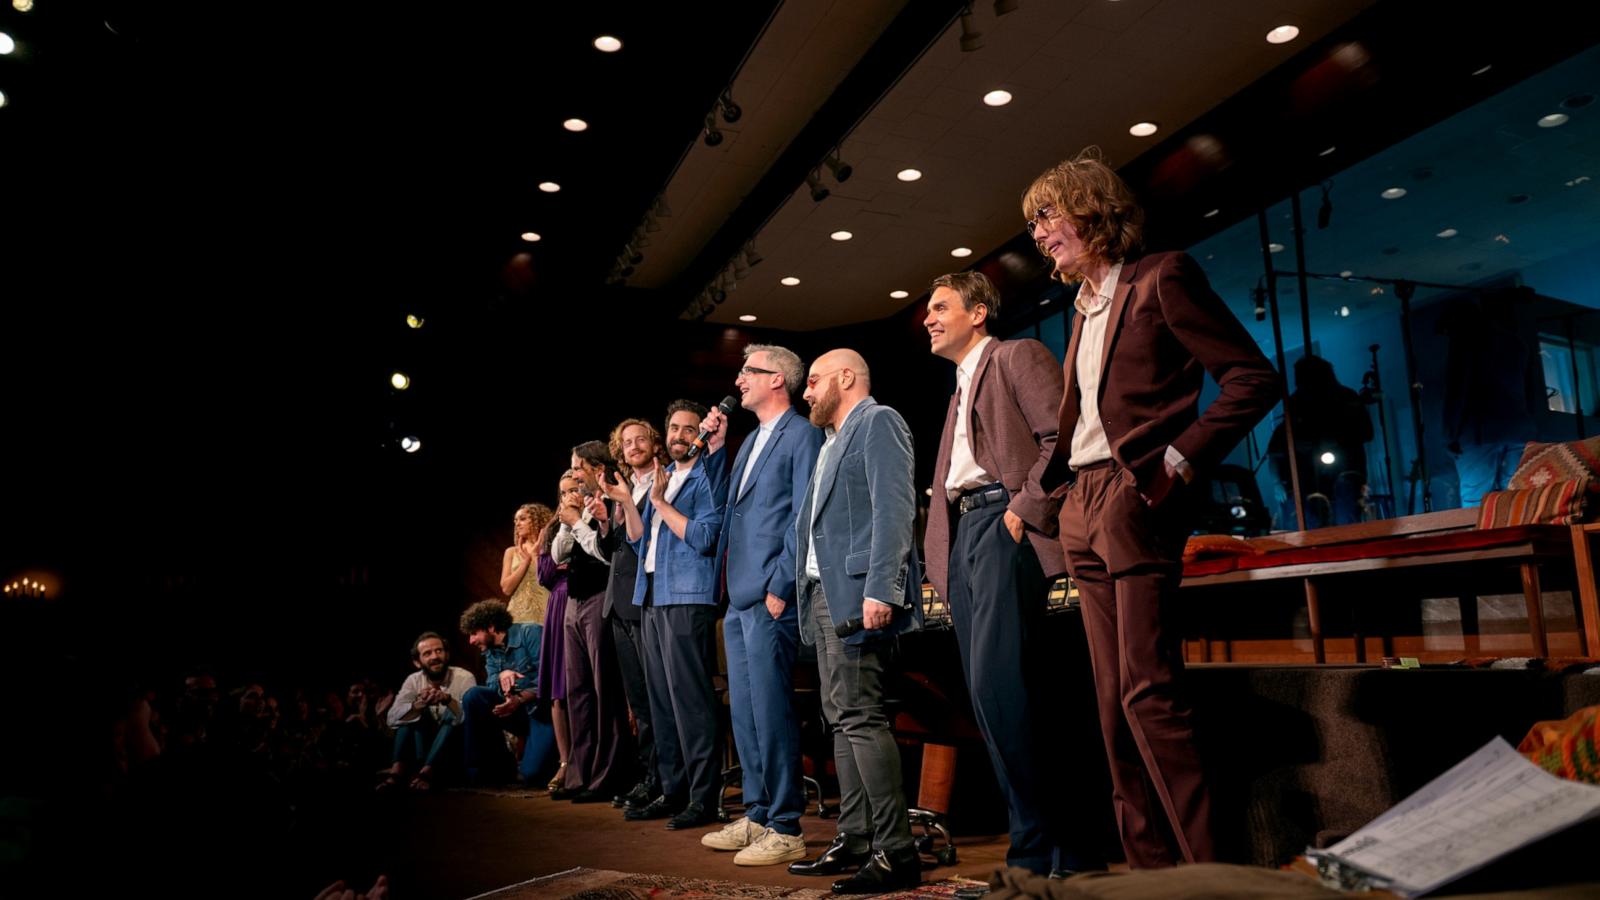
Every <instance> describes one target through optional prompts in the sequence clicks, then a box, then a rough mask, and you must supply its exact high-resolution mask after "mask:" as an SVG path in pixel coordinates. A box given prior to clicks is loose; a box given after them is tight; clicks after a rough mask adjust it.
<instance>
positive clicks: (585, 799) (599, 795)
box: [572, 791, 611, 803]
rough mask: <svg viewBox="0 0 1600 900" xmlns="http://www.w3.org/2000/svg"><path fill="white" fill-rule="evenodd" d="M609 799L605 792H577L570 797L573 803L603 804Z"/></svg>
mask: <svg viewBox="0 0 1600 900" xmlns="http://www.w3.org/2000/svg"><path fill="white" fill-rule="evenodd" d="M610 799H611V798H610V797H607V796H606V792H605V791H579V792H578V793H576V794H574V795H572V802H573V803H604V802H606V801H607V800H610Z"/></svg>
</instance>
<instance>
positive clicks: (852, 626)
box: [833, 619, 866, 638]
mask: <svg viewBox="0 0 1600 900" xmlns="http://www.w3.org/2000/svg"><path fill="white" fill-rule="evenodd" d="M865 627H866V624H865V623H864V622H862V621H861V620H860V619H846V620H845V621H843V622H840V623H839V624H837V625H835V626H833V633H834V634H836V635H838V636H839V637H840V638H847V637H849V636H850V635H852V634H856V633H857V632H859V631H861V630H862V629H863V628H865Z"/></svg>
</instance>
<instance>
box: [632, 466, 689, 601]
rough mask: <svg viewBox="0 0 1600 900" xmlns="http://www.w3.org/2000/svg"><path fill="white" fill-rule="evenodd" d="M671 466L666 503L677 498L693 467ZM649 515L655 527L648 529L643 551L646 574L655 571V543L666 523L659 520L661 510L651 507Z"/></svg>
mask: <svg viewBox="0 0 1600 900" xmlns="http://www.w3.org/2000/svg"><path fill="white" fill-rule="evenodd" d="M673 466H674V468H673V470H672V474H671V475H669V476H667V490H666V497H665V499H666V501H667V502H668V503H671V502H672V501H674V500H676V499H678V492H679V491H681V490H683V483H684V482H685V481H688V480H689V473H690V472H691V471H692V470H693V469H694V466H693V465H692V464H691V465H687V466H684V467H683V468H677V463H673ZM651 517H652V518H654V519H655V527H654V528H652V529H650V549H649V550H647V551H646V552H645V557H644V571H645V574H647V575H654V574H655V573H656V544H657V543H659V541H658V540H657V539H658V538H660V537H661V529H663V528H665V527H666V526H667V523H666V522H663V521H662V520H661V510H659V509H655V508H653V507H652V509H651Z"/></svg>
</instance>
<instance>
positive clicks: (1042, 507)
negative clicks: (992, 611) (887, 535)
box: [923, 339, 1067, 597]
mask: <svg viewBox="0 0 1600 900" xmlns="http://www.w3.org/2000/svg"><path fill="white" fill-rule="evenodd" d="M960 397H961V390H960V389H959V388H957V389H956V391H955V392H954V393H952V394H951V395H950V409H949V412H947V413H946V414H945V419H944V434H943V435H941V436H940V438H939V456H938V459H937V461H936V462H934V464H933V502H932V503H930V504H929V506H928V528H927V533H926V535H925V537H924V540H923V558H924V561H925V562H926V564H927V570H928V580H929V581H931V582H933V586H934V589H935V590H937V591H938V592H939V596H941V597H948V596H949V594H948V593H947V592H946V583H947V581H948V573H949V571H950V542H951V541H952V540H953V539H954V534H955V529H954V528H953V527H952V525H951V521H952V519H953V518H954V517H955V510H954V509H953V508H952V506H951V504H950V503H949V502H947V500H946V497H945V493H944V482H945V479H946V478H947V477H948V476H949V474H950V443H951V441H952V440H953V439H954V437H955V433H956V402H957V400H958V399H959V398H960ZM967 402H968V403H969V404H971V405H970V406H969V407H968V408H967V435H968V437H969V438H970V440H971V442H972V447H971V450H972V456H973V459H975V460H977V461H978V465H979V466H981V467H982V468H983V470H984V471H985V472H987V473H988V474H989V476H990V477H992V478H994V479H995V480H996V481H999V482H1000V483H1001V484H1003V485H1005V488H1006V490H1007V491H1009V492H1011V502H1010V504H1009V509H1010V510H1011V511H1012V512H1014V513H1016V514H1017V517H1018V518H1020V519H1022V521H1023V522H1026V523H1027V525H1028V529H1027V532H1026V533H1027V536H1028V538H1029V540H1030V541H1031V542H1032V543H1033V548H1034V550H1035V551H1036V552H1037V553H1038V554H1039V564H1040V565H1041V566H1042V567H1043V568H1044V573H1045V575H1047V576H1052V577H1053V576H1055V575H1059V574H1061V573H1062V572H1065V571H1066V570H1067V564H1066V560H1065V558H1064V557H1063V556H1062V553H1061V543H1060V542H1059V541H1057V540H1056V538H1055V535H1056V531H1057V528H1058V526H1059V522H1058V513H1059V512H1060V509H1061V501H1060V500H1055V499H1051V498H1050V496H1049V495H1048V492H1046V491H1045V490H1044V489H1043V488H1042V487H1040V485H1039V476H1040V475H1041V474H1043V472H1044V469H1045V465H1046V464H1047V463H1048V462H1049V460H1050V457H1051V454H1052V453H1054V452H1055V448H1056V420H1057V410H1058V407H1059V405H1060V403H1061V367H1060V366H1058V365H1057V364H1056V358H1055V356H1054V355H1052V354H1051V353H1050V351H1049V350H1047V349H1045V346H1044V345H1043V344H1041V343H1039V342H1038V341H1035V340H1031V339H1030V340H1018V341H1002V340H999V339H995V340H992V341H990V342H989V344H988V346H986V347H984V348H983V354H982V355H981V356H979V357H978V368H977V370H976V371H975V372H974V373H973V378H972V390H970V391H968V392H967Z"/></svg>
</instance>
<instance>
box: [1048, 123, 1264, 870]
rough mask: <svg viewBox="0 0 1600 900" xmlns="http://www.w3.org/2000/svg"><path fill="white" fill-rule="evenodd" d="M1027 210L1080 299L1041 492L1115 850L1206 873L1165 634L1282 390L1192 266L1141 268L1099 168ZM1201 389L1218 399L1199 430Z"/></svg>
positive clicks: (1199, 812) (1114, 182) (1174, 262)
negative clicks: (1202, 487) (1191, 548)
mask: <svg viewBox="0 0 1600 900" xmlns="http://www.w3.org/2000/svg"><path fill="white" fill-rule="evenodd" d="M1022 208H1023V215H1024V216H1025V217H1026V218H1027V219H1028V233H1029V235H1030V236H1031V237H1032V238H1033V239H1034V241H1035V242H1036V243H1037V244H1038V246H1039V249H1040V251H1041V252H1043V253H1044V254H1045V255H1046V256H1049V257H1050V258H1051V259H1052V260H1053V261H1054V262H1055V267H1056V272H1055V274H1056V277H1058V278H1060V279H1061V280H1063V281H1074V280H1080V279H1081V281H1082V284H1081V286H1080V287H1079V289H1078V296H1077V300H1076V306H1077V309H1078V313H1079V315H1078V316H1077V322H1076V323H1075V325H1074V328H1073V330H1072V340H1071V342H1070V343H1069V344H1068V347H1067V355H1066V363H1065V367H1064V368H1065V382H1066V390H1065V393H1064V395H1063V397H1062V401H1061V411H1060V421H1059V424H1058V433H1059V434H1060V435H1061V437H1062V440H1061V441H1060V442H1059V443H1057V444H1056V446H1055V450H1054V453H1053V454H1052V455H1051V457H1050V461H1049V464H1048V465H1047V466H1046V468H1045V471H1044V475H1043V476H1042V477H1041V478H1040V485H1041V488H1042V489H1043V490H1046V491H1049V492H1051V495H1052V496H1061V497H1063V501H1062V506H1061V531H1060V534H1061V546H1062V548H1063V549H1064V550H1065V551H1066V555H1067V569H1068V571H1070V572H1071V573H1072V577H1073V579H1074V580H1075V581H1076V583H1077V586H1078V592H1079V595H1080V597H1081V598H1082V602H1083V619H1084V627H1085V629H1086V630H1087V632H1088V637H1089V655H1090V661H1091V663H1092V664H1093V667H1094V673H1095V691H1096V694H1097V696H1098V700H1099V706H1100V725H1101V729H1102V730H1103V732H1104V738H1105V742H1106V753H1107V756H1108V757H1109V759H1110V763H1111V782H1112V793H1113V802H1114V808H1115V812H1116V815H1117V824H1118V828H1119V829H1120V831H1121V834H1122V846H1123V849H1124V850H1125V851H1126V852H1127V857H1128V863H1129V865H1131V866H1133V867H1135V868H1149V867H1155V866H1166V865H1172V864H1173V863H1174V862H1176V861H1177V860H1178V859H1180V858H1181V859H1182V860H1185V861H1188V862H1204V861H1209V860H1211V859H1214V858H1215V851H1214V848H1213V844H1212V836H1211V823H1210V817H1211V803H1210V795H1209V792H1208V790H1207V788H1206V782H1205V776H1204V773H1203V772H1202V770H1201V766H1200V758H1199V755H1198V754H1197V753H1196V750H1195V745H1194V733H1193V730H1192V728H1191V725H1190V706H1189V703H1188V701H1187V699H1186V697H1185V696H1184V694H1183V691H1182V690H1181V678H1182V674H1183V660H1182V656H1181V655H1180V652H1179V649H1180V648H1179V641H1180V635H1179V634H1178V632H1177V630H1176V628H1175V627H1174V626H1173V624H1172V619H1173V616H1174V613H1175V612H1176V610H1175V608H1174V607H1175V601H1176V599H1177V589H1178V584H1179V581H1180V580H1181V578H1182V575H1183V562H1182V553H1183V545H1184V541H1185V540H1186V539H1187V538H1188V535H1189V530H1190V527H1189V516H1188V515H1187V511H1186V506H1187V504H1186V503H1185V498H1184V496H1183V495H1184V494H1185V493H1186V489H1185V485H1187V484H1188V483H1189V482H1190V481H1191V480H1192V479H1193V478H1194V477H1195V474H1196V473H1197V472H1205V471H1207V470H1209V469H1211V468H1212V467H1214V466H1216V465H1217V464H1218V463H1220V462H1222V460H1223V457H1224V456H1226V455H1227V453H1228V452H1229V451H1230V450H1232V449H1233V447H1234V446H1235V445H1236V444H1238V442H1239V440H1240V439H1241V438H1243V437H1244V435H1245V433H1246V432H1247V431H1249V429H1250V427H1251V426H1252V425H1254V424H1255V423H1256V422H1258V421H1260V419H1261V417H1262V416H1264V415H1266V414H1267V412H1268V411H1269V410H1270V409H1271V408H1272V406H1273V404H1274V403H1276V401H1277V398H1278V392H1279V382H1278V376H1277V373H1276V372H1274V371H1273V369H1272V366H1271V365H1270V364H1268V362H1267V360H1266V358H1265V357H1264V356H1262V354H1261V351H1260V349H1259V348H1257V347H1256V344H1255V342H1254V341H1253V340H1251V339H1250V335H1249V334H1248V333H1246V331H1245V330H1244V326H1243V325H1240V324H1239V320H1238V319H1237V318H1235V317H1234V315H1233V313H1231V312H1229V310H1228V308H1227V306H1226V305H1225V304H1224V303H1223V302H1222V298H1220V297H1218V296H1217V294H1216V292H1215V291H1213V290H1211V286H1210V285H1209V284H1208V283H1207V282H1206V278H1205V275H1204V273H1202V272H1201V271H1200V267H1199V266H1197V265H1196V264H1195V262H1194V260H1193V259H1191V258H1189V256H1188V255H1186V254H1183V253H1152V254H1149V255H1141V246H1140V245H1141V238H1142V225H1143V218H1144V215H1143V212H1142V210H1140V208H1139V206H1138V203H1137V202H1136V201H1135V200H1134V197H1133V193H1132V192H1131V191H1130V190H1129V189H1128V186H1127V185H1126V184H1125V183H1123V181H1122V179H1121V178H1119V177H1117V174H1116V173H1115V172H1113V171H1112V170H1111V169H1110V168H1109V167H1107V166H1106V165H1105V164H1104V163H1103V162H1101V161H1100V160H1099V158H1098V154H1093V153H1085V154H1080V155H1079V156H1078V157H1077V158H1075V159H1070V160H1067V161H1065V162H1062V163H1060V164H1059V165H1056V166H1054V167H1052V168H1051V169H1049V170H1048V171H1046V172H1045V173H1044V174H1043V175H1040V176H1039V178H1038V179H1037V180H1035V181H1034V183H1033V185H1032V187H1030V188H1028V192H1027V193H1026V194H1025V195H1024V197H1023V201H1022ZM1206 372H1209V373H1211V376H1212V377H1213V378H1214V379H1215V380H1216V382H1217V384H1218V386H1219V387H1220V388H1221V393H1220V394H1219V395H1218V396H1217V398H1216V399H1215V400H1213V401H1211V404H1210V405H1209V406H1207V407H1206V410H1205V413H1204V414H1200V412H1199V397H1200V385H1201V381H1202V379H1203V377H1204V375H1205V373H1206ZM1169 840H1170V844H1169Z"/></svg>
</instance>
